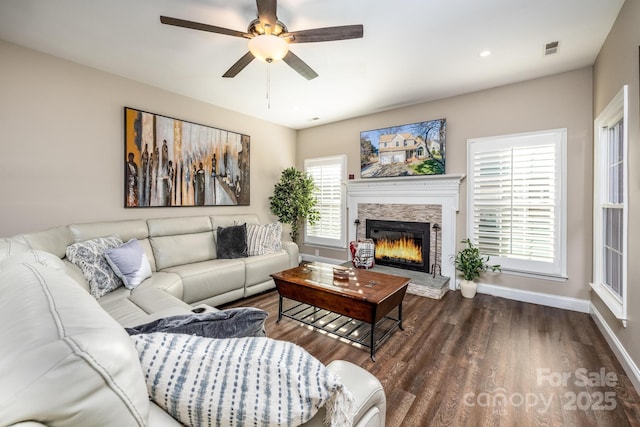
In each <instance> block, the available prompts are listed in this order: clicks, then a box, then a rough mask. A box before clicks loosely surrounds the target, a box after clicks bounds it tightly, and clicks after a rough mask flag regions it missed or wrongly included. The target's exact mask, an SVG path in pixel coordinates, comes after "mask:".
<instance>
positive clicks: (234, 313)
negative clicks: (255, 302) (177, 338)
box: [126, 307, 267, 338]
mask: <svg viewBox="0 0 640 427" xmlns="http://www.w3.org/2000/svg"><path fill="white" fill-rule="evenodd" d="M266 319H267V312H266V311H264V310H260V309H258V308H253V307H240V308H230V309H227V310H221V311H216V312H213V313H202V314H185V315H179V316H171V317H164V318H162V319H158V320H154V321H153V322H150V323H146V324H144V325H140V326H135V327H133V328H126V329H127V332H128V333H129V335H137V334H150V333H152V332H167V333H173V334H188V335H198V336H200V337H207V338H243V337H264V336H266V333H265V330H264V322H265V320H266Z"/></svg>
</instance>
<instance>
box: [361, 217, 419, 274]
mask: <svg viewBox="0 0 640 427" xmlns="http://www.w3.org/2000/svg"><path fill="white" fill-rule="evenodd" d="M430 228H431V227H430V224H429V223H428V222H410V221H386V220H372V219H367V224H366V236H367V237H368V238H370V239H373V241H374V243H375V246H376V252H375V260H376V263H377V264H380V265H388V266H391V267H398V268H405V269H409V270H417V271H425V272H427V273H428V272H429V248H430V244H429V236H430V232H429V231H430Z"/></svg>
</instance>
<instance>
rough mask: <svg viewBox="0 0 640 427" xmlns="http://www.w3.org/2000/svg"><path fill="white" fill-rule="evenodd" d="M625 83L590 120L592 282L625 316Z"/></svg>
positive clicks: (623, 317) (621, 315) (604, 300)
mask: <svg viewBox="0 0 640 427" xmlns="http://www.w3.org/2000/svg"><path fill="white" fill-rule="evenodd" d="M627 91H628V89H627V86H624V87H623V89H622V90H621V91H620V92H619V93H618V94H617V95H616V96H615V97H614V98H613V100H612V101H611V102H610V103H609V105H607V107H606V108H605V109H604V110H603V111H602V113H600V115H599V116H598V117H597V118H596V120H595V123H594V142H595V151H594V153H595V157H594V207H593V224H594V227H593V228H594V239H593V250H594V254H593V283H592V284H591V287H592V288H593V290H594V291H595V292H596V293H597V294H598V296H599V297H600V299H602V301H603V302H604V303H605V304H606V305H607V306H608V307H609V309H610V310H611V311H612V312H613V313H614V314H615V316H616V317H617V318H619V319H622V320H623V321H626V317H627V297H626V295H627V280H626V272H627V256H626V255H627V251H626V248H627V196H626V195H627V130H626V126H625V123H626V115H627Z"/></svg>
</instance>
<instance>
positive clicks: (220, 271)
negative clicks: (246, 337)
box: [164, 258, 249, 306]
mask: <svg viewBox="0 0 640 427" xmlns="http://www.w3.org/2000/svg"><path fill="white" fill-rule="evenodd" d="M247 259H249V258H241V259H214V260H210V261H204V262H194V263H191V264H185V265H178V266H175V267H171V268H167V269H166V270H164V271H165V272H169V273H175V274H177V275H178V276H180V278H181V279H182V285H183V289H184V290H183V292H184V293H183V296H182V299H183V300H184V301H185V302H187V303H189V304H193V303H199V302H205V301H206V300H207V299H208V298H210V297H212V296H214V295H215V296H218V295H222V294H224V293H227V292H232V291H235V290H239V291H240V296H239V298H242V296H243V292H244V291H243V289H244V284H245V277H246V276H245V267H244V263H243V262H242V261H243V260H247ZM212 305H214V306H215V305H218V303H216V304H212Z"/></svg>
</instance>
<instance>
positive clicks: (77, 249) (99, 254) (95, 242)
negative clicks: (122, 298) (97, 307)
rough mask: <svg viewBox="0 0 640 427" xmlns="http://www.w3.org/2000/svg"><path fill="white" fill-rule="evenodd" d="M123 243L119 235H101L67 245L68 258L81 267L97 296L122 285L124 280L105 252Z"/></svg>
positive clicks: (93, 292)
mask: <svg viewBox="0 0 640 427" xmlns="http://www.w3.org/2000/svg"><path fill="white" fill-rule="evenodd" d="M121 245H122V240H121V239H120V237H118V236H110V237H99V238H97V239H92V240H87V241H85V242H80V243H74V244H73V245H69V246H67V259H68V260H69V261H70V262H72V263H74V264H75V265H77V266H78V267H80V269H81V270H82V275H83V276H84V278H85V280H86V281H87V282H89V289H90V291H91V295H93V296H94V297H95V298H100V297H101V296H103V295H105V294H107V293H108V292H111V291H113V290H114V289H117V288H119V287H120V286H122V280H120V278H119V277H118V276H117V275H116V273H115V272H114V271H113V269H112V268H111V267H110V266H109V263H108V262H107V259H106V258H105V257H104V252H105V251H106V250H107V249H111V248H117V247H118V246H121Z"/></svg>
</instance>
